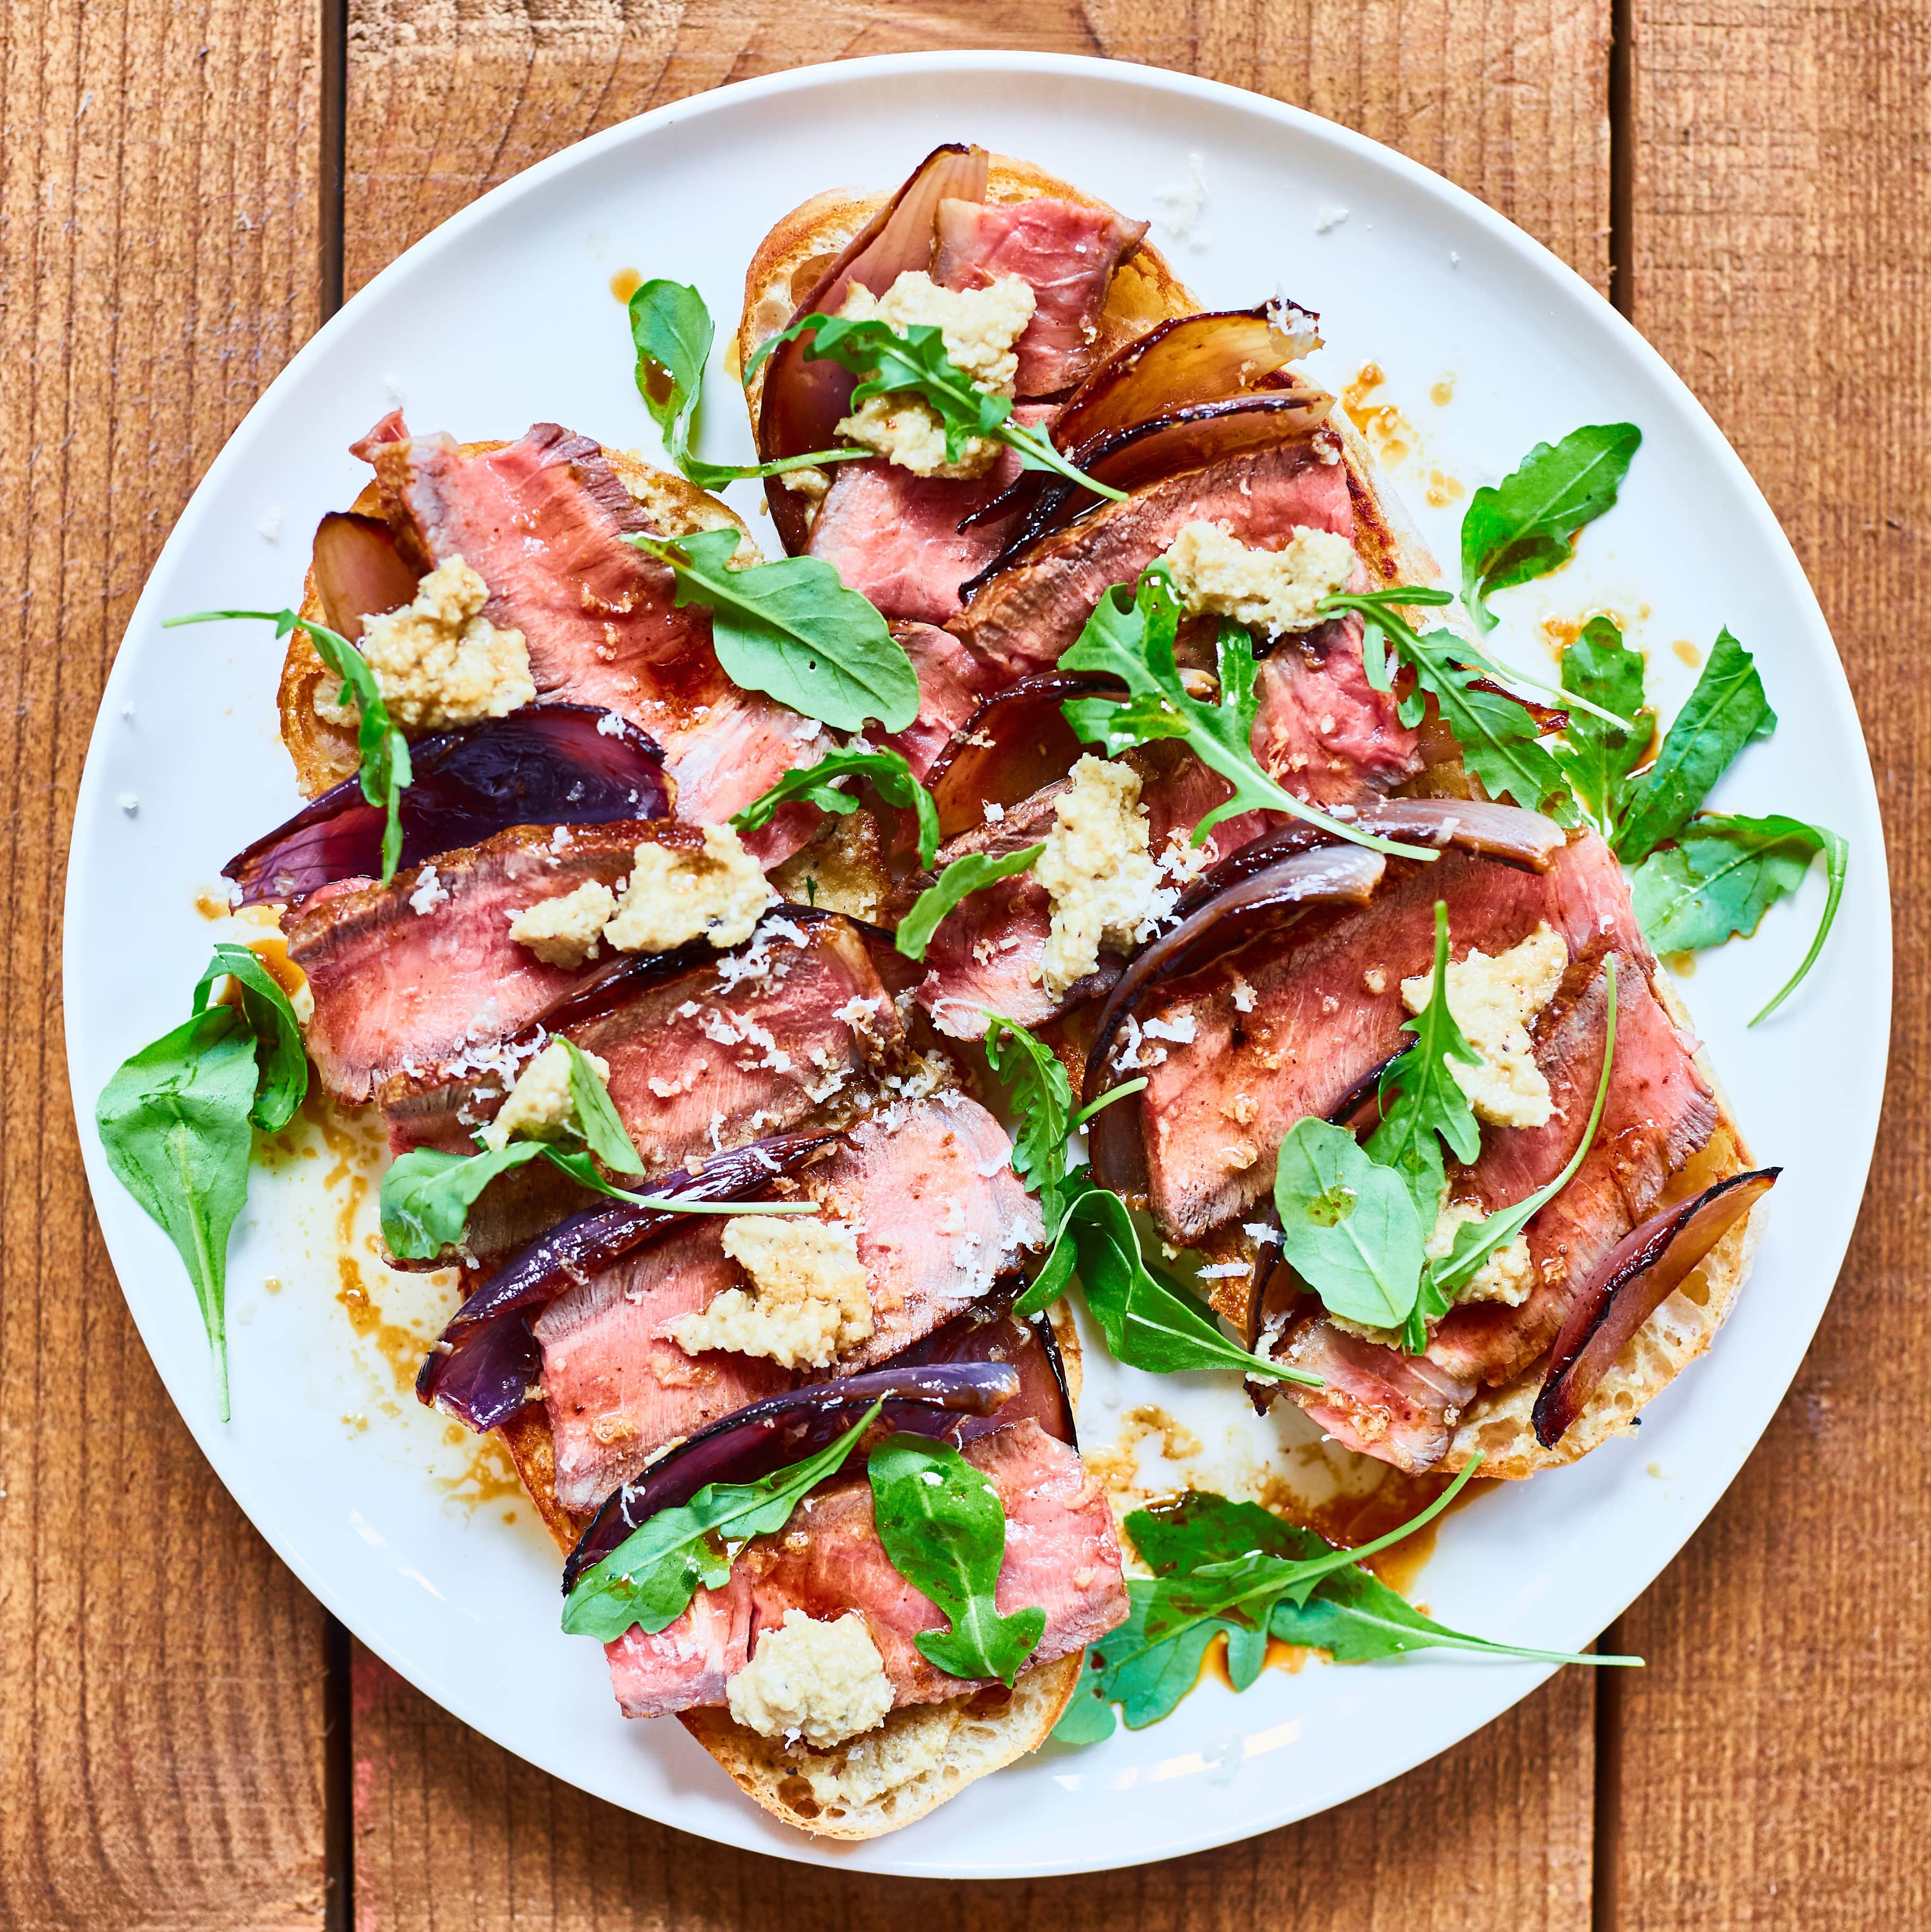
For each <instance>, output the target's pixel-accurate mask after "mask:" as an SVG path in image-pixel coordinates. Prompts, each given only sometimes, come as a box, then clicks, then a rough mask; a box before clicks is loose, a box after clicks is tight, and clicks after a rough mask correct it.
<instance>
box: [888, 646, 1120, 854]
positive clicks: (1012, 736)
mask: <svg viewBox="0 0 1931 1932" xmlns="http://www.w3.org/2000/svg"><path fill="white" fill-rule="evenodd" d="M1119 689H1120V685H1118V684H1117V682H1115V681H1114V679H1111V678H1105V677H1082V676H1075V675H1074V674H1073V673H1070V672H1055V671H1048V672H1045V673H1042V675H1040V676H1036V677H1022V678H1021V679H1020V680H1019V681H1018V683H1016V684H1011V685H1007V686H1006V688H1005V689H1004V690H1003V691H997V692H995V693H994V694H993V695H992V696H991V697H988V699H986V700H985V702H984V703H982V704H981V705H980V706H979V709H977V710H976V711H975V712H973V714H972V715H971V716H970V718H967V720H966V722H965V724H964V726H963V727H961V729H960V730H957V731H955V732H954V733H952V739H951V741H950V742H949V743H948V744H947V745H946V748H945V749H944V750H943V751H941V752H940V754H939V755H938V756H937V757H936V758H934V760H933V761H932V765H931V769H930V770H929V771H928V772H926V774H925V782H926V784H928V786H929V787H931V793H932V799H933V802H934V804H935V805H937V807H938V808H939V832H940V836H941V837H942V838H957V837H958V835H959V834H960V833H961V832H970V831H971V830H972V829H973V827H974V826H979V825H982V824H983V823H985V808H986V806H987V805H988V804H992V805H1000V806H1001V807H1003V806H1007V805H1017V804H1018V802H1019V801H1020V800H1021V799H1024V798H1030V797H1031V796H1033V793H1035V792H1036V791H1038V790H1040V789H1041V788H1042V787H1044V786H1046V785H1049V784H1051V783H1052V782H1053V781H1054V779H1055V778H1064V777H1065V776H1066V774H1067V772H1069V771H1071V770H1072V768H1073V766H1074V764H1075V763H1076V762H1077V761H1078V757H1079V754H1080V752H1081V750H1082V749H1083V747H1082V746H1081V743H1080V741H1079V739H1078V737H1076V736H1075V735H1074V732H1073V727H1072V726H1071V725H1070V724H1068V723H1067V722H1066V715H1065V713H1064V712H1063V711H1062V710H1061V709H1060V706H1062V705H1063V703H1065V701H1066V700H1067V699H1068V698H1069V697H1084V696H1088V695H1090V694H1092V693H1093V692H1094V691H1117V690H1119Z"/></svg>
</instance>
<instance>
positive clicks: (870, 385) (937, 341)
mask: <svg viewBox="0 0 1931 1932" xmlns="http://www.w3.org/2000/svg"><path fill="white" fill-rule="evenodd" d="M807 330H811V331H813V332H814V333H813V335H812V338H811V341H809V342H808V343H806V344H805V361H806V362H835V363H837V364H838V366H839V368H841V369H849V370H850V371H851V372H852V374H853V375H855V376H857V377H861V378H862V380H861V381H860V382H859V386H858V387H857V388H856V389H854V390H853V392H852V402H853V405H854V407H856V405H857V404H860V403H862V402H865V401H868V400H869V399H870V398H871V397H874V396H888V395H889V396H896V395H912V396H916V397H917V398H918V399H919V401H921V402H922V403H924V404H925V405H926V406H927V407H928V408H930V409H931V410H934V412H935V413H937V416H938V419H939V421H940V424H941V425H943V428H944V429H945V432H946V461H947V462H948V463H956V462H958V460H959V459H960V458H961V457H962V456H964V454H965V447H966V444H967V442H968V441H969V440H970V439H971V438H973V437H987V438H989V439H990V440H991V441H993V442H994V443H1003V444H1005V446H1006V448H1007V449H1012V450H1015V451H1017V452H1018V456H1019V460H1020V462H1021V464H1022V465H1023V466H1024V467H1025V468H1027V469H1048V470H1051V471H1054V472H1056V473H1057V474H1058V475H1061V476H1065V477H1068V478H1070V479H1071V480H1072V481H1074V482H1075V483H1077V484H1080V485H1081V487H1083V488H1084V489H1087V490H1092V491H1093V493H1094V494H1095V495H1096V496H1104V497H1106V498H1107V499H1108V500H1109V501H1111V502H1115V503H1123V502H1125V501H1126V491H1125V490H1116V489H1114V487H1112V485H1111V484H1107V483H1101V482H1097V481H1095V480H1094V479H1093V478H1092V477H1090V476H1089V475H1087V474H1086V473H1085V472H1084V470H1080V469H1075V468H1074V467H1073V466H1072V464H1071V463H1069V462H1068V461H1067V460H1066V458H1064V457H1063V456H1062V455H1060V452H1058V451H1057V449H1054V446H1053V443H1052V440H1051V437H1048V436H1046V435H1045V434H1042V433H1041V432H1040V431H1038V430H1032V429H1027V428H1025V427H1024V425H1021V424H1019V423H1017V422H1014V421H1013V420H1012V398H1010V397H1009V396H1002V395H997V394H996V393H995V392H993V391H991V390H989V389H981V388H979V386H978V385H977V384H976V383H974V382H973V379H972V378H971V377H970V376H968V375H967V374H966V372H965V371H964V370H963V369H961V368H960V367H959V366H958V364H957V363H956V362H954V361H953V360H952V358H951V357H950V356H948V355H947V354H946V338H945V335H944V333H943V331H942V330H940V329H936V328H934V326H933V325H932V324H931V323H928V322H915V323H913V324H912V325H911V326H910V327H909V328H908V329H905V330H904V331H903V332H901V331H900V330H898V329H894V328H893V327H892V325H891V324H890V323H888V322H884V321H882V320H880V319H879V318H878V317H868V318H867V319H865V320H863V321H858V320H852V319H850V318H848V317H844V316H831V315H822V314H819V315H807V316H801V317H799V319H798V320H796V322H794V323H792V324H791V326H790V327H789V328H788V329H781V331H779V332H778V334H777V335H774V336H772V338H770V340H769V341H767V342H765V343H763V344H760V346H759V348H758V350H757V353H756V354H755V355H754V356H752V358H751V361H750V362H748V364H747V365H745V380H747V381H748V380H750V377H751V374H752V373H753V372H754V371H755V370H756V369H757V366H758V365H759V364H760V363H761V362H763V360H764V359H765V357H766V356H769V354H770V353H772V350H774V349H775V348H776V347H778V344H780V343H783V342H790V341H794V340H795V339H796V338H797V337H799V336H800V335H803V334H804V333H805V332H806V331H807ZM854 453H855V454H857V455H871V454H872V452H871V451H869V450H863V451H859V452H854Z"/></svg>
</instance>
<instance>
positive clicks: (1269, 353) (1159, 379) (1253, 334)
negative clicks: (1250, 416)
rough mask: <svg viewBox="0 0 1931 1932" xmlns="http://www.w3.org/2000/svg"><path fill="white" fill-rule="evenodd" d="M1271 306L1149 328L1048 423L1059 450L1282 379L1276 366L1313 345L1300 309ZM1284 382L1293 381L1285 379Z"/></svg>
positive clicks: (1309, 320)
mask: <svg viewBox="0 0 1931 1932" xmlns="http://www.w3.org/2000/svg"><path fill="white" fill-rule="evenodd" d="M1281 315H1282V320H1285V321H1286V322H1288V324H1289V326H1288V327H1287V328H1285V329H1283V328H1282V327H1281V326H1279V323H1277V322H1276V320H1275V317H1274V313H1273V310H1272V307H1271V305H1270V306H1269V307H1265V308H1250V309H1220V310H1216V311H1212V312H1211V313H1210V314H1205V315H1189V316H1183V317H1180V318H1179V319H1178V320H1176V321H1172V322H1163V323H1161V324H1160V325H1159V326H1158V327H1157V328H1155V329H1149V330H1148V331H1147V333H1146V334H1145V335H1143V336H1141V338H1139V340H1138V341H1137V342H1133V343H1131V344H1129V345H1128V346H1127V347H1126V348H1124V349H1123V350H1121V351H1120V353H1119V354H1118V355H1117V356H1114V358H1113V359H1112V360H1111V362H1108V363H1106V364H1105V365H1102V367H1101V368H1098V369H1096V370H1095V371H1093V374H1091V375H1090V376H1089V377H1087V379H1086V380H1085V381H1084V383H1081V385H1080V386H1079V387H1078V389H1075V391H1074V392H1073V393H1072V396H1071V398H1069V400H1068V401H1067V404H1066V408H1065V409H1064V410H1063V411H1062V412H1061V413H1060V417H1059V420H1058V422H1057V425H1055V428H1054V440H1055V441H1056V442H1057V443H1059V446H1060V448H1061V449H1073V448H1075V446H1078V445H1079V444H1082V443H1090V442H1093V441H1094V440H1096V439H1098V438H1099V437H1104V436H1107V435H1109V434H1111V433H1112V432H1113V431H1116V430H1122V429H1129V428H1132V426H1133V425H1135V424H1136V423H1144V422H1151V421H1152V420H1153V419H1154V418H1156V417H1157V416H1171V414H1172V413H1174V411H1175V410H1183V409H1186V408H1189V407H1191V406H1192V405H1193V404H1196V403H1216V402H1223V401H1225V400H1226V399H1227V398H1229V397H1231V396H1244V395H1252V393H1254V392H1255V391H1257V390H1259V389H1264V388H1265V387H1267V386H1270V385H1271V384H1272V383H1274V382H1276V381H1277V380H1282V378H1281V375H1280V372H1281V371H1282V368H1283V367H1284V366H1285V365H1286V364H1288V363H1289V362H1292V361H1294V359H1296V358H1297V357H1298V356H1305V355H1306V354H1308V353H1309V351H1310V350H1312V349H1314V348H1315V347H1318V344H1319V341H1320V338H1319V337H1318V335H1315V333H1314V330H1313V325H1314V324H1315V323H1316V322H1317V321H1318V320H1319V318H1318V317H1315V316H1313V315H1311V314H1309V313H1308V312H1307V311H1305V310H1291V311H1288V310H1284V311H1281ZM1286 380H1290V381H1291V380H1293V379H1292V378H1288V379H1286Z"/></svg>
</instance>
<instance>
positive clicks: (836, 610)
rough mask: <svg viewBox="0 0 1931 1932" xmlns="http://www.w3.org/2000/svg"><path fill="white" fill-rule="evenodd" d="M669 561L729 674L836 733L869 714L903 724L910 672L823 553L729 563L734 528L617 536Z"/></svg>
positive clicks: (892, 725)
mask: <svg viewBox="0 0 1931 1932" xmlns="http://www.w3.org/2000/svg"><path fill="white" fill-rule="evenodd" d="M625 541H626V542H628V543H631V544H635V545H636V547H637V548H638V549H639V550H643V551H645V552H646V553H648V554H649V555H650V556H655V557H658V558H661V559H662V560H663V561H664V562H666V563H667V564H669V565H670V568H671V570H672V572H673V574H674V575H675V577H676V583H677V591H676V601H677V605H678V607H679V609H680V610H681V609H682V608H684V607H686V606H687V605H690V604H702V605H703V606H705V607H707V608H708V609H709V611H710V613H711V636H712V642H713V643H715V645H716V646H717V652H718V662H719V663H720V664H722V665H723V666H724V672H725V674H726V676H728V677H729V678H730V680H731V682H733V683H734V684H736V685H742V687H744V688H745V689H747V690H751V691H766V692H769V694H770V695H771V696H772V697H775V698H776V699H777V700H778V701H779V703H783V704H788V705H790V707H791V708H792V709H793V710H794V711H801V712H803V713H804V714H805V716H806V717H808V718H819V719H821V720H822V721H823V722H824V723H826V724H829V725H831V726H832V727H833V728H834V729H835V730H840V731H856V730H859V729H860V728H861V727H862V726H863V724H864V723H865V720H866V719H867V718H877V719H878V721H880V723H881V724H883V726H884V727H885V728H886V730H888V731H902V730H904V728H905V727H906V726H907V725H908V724H910V723H911V722H912V721H913V719H914V718H916V717H917V716H918V715H919V677H918V673H916V671H914V670H913V668H912V660H911V659H910V658H908V657H907V655H905V649H904V646H903V645H901V643H898V640H896V639H895V637H893V636H892V633H891V632H890V631H888V630H887V629H886V626H885V619H883V617H882V616H880V615H879V613H878V612H877V610H876V609H875V608H874V607H873V606H872V605H871V604H870V603H869V602H868V601H867V600H866V599H865V598H863V597H861V596H860V595H859V593H858V592H856V590H847V589H846V588H845V586H844V584H843V583H841V582H840V581H839V578H838V572H837V571H835V569H833V568H832V566H831V565H829V563H827V562H825V561H824V559H823V558H822V557H815V556H787V557H781V558H780V559H778V561H777V562H775V563H754V564H750V565H746V566H745V568H743V569H741V570H740V569H737V568H733V566H732V565H731V562H730V559H731V557H732V556H733V553H735V552H736V549H737V547H738V544H739V541H741V539H740V538H739V534H738V532H737V531H736V530H735V529H718V530H697V531H695V532H693V533H692V534H691V535H689V536H684V537H654V536H643V535H638V536H632V537H628V538H625Z"/></svg>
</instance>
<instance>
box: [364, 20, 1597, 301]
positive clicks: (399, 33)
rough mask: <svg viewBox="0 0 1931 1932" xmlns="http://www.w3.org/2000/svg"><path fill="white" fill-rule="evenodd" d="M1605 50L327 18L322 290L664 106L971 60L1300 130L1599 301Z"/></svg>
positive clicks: (1590, 24)
mask: <svg viewBox="0 0 1931 1932" xmlns="http://www.w3.org/2000/svg"><path fill="white" fill-rule="evenodd" d="M988 46H991V47H1014V48H1024V49H1041V50H1045V51H1049V52H1066V53H1085V54H1105V55H1113V56H1115V57H1117V58H1120V59H1123V60H1131V61H1140V62H1150V63H1151V64H1153V65H1157V66H1161V67H1168V68H1177V69H1180V70H1182V71H1187V72H1191V73H1196V74H1206V75H1208V76H1210V77H1213V78H1214V79H1216V80H1226V81H1230V82H1232V83H1235V84H1236V85H1238V86H1243V87H1248V88H1252V89H1255V91H1257V92H1261V93H1265V94H1271V95H1275V96H1276V97H1277V98H1279V99H1281V100H1283V101H1292V102H1294V103H1295V104H1297V105H1298V106H1301V107H1309V108H1312V109H1313V110H1315V112H1316V113H1320V114H1324V115H1328V116H1330V118H1333V119H1335V120H1337V121H1344V122H1345V123H1346V124H1348V126H1350V127H1357V128H1359V129H1360V130H1361V131H1362V132H1363V133H1368V134H1372V135H1373V136H1375V139H1378V140H1381V141H1385V142H1388V143H1389V144H1390V145H1391V146H1393V147H1396V148H1400V149H1401V150H1402V152H1403V153H1405V154H1411V155H1413V156H1414V157H1415V158H1416V159H1417V160H1420V161H1423V162H1425V163H1426V164H1427V165H1428V166H1430V167H1432V168H1435V169H1438V171H1440V172H1441V173H1444V174H1445V175H1448V176H1449V177H1450V179H1452V180H1453V181H1458V182H1459V183H1460V184H1462V186H1463V187H1467V188H1470V189H1471V190H1474V192H1475V193H1477V194H1479V195H1480V196H1482V198H1483V199H1484V200H1485V201H1487V202H1489V204H1490V205H1492V206H1493V207H1495V208H1500V209H1501V211H1502V212H1503V213H1504V214H1507V215H1508V216H1510V217H1511V218H1512V219H1513V220H1516V221H1518V222H1519V223H1521V224H1522V226H1524V227H1525V228H1526V229H1528V230H1529V232H1530V233H1531V234H1533V235H1534V236H1537V237H1538V238H1539V239H1541V240H1543V241H1544V242H1547V243H1548V244H1549V246H1550V247H1551V248H1554V249H1555V251H1556V252H1557V253H1558V254H1560V255H1561V256H1562V257H1564V259H1565V260H1567V261H1568V262H1569V263H1570V264H1571V265H1572V266H1573V267H1575V268H1576V269H1578V270H1579V271H1580V272H1582V274H1583V275H1586V276H1588V278H1590V279H1591V281H1594V282H1595V283H1596V284H1597V285H1598V286H1599V287H1607V286H1608V278H1609V117H1608V48H1609V0H1486V4H1480V5H1477V4H1472V0H1365V4H1364V0H1086V4H1084V5H1079V4H1076V0H931V3H930V4H925V5H913V4H904V3H903V0H883V4H881V0H812V4H811V5H804V6H800V5H796V4H795V0H453V4H451V0H350V7H349V84H348V144H347V168H346V188H345V220H344V226H345V269H344V278H345V286H346V287H347V288H348V289H349V290H355V289H357V288H359V287H361V285H362V284H364V282H366V281H367V280H368V279H369V278H370V276H371V275H373V274H374V273H375V272H376V270H377V269H380V268H381V267H382V266H383V265H384V264H385V263H388V261H390V260H392V259H393V258H394V257H395V256H396V255H397V254H399V253H400V251H402V250H403V248H406V247H407V246H408V245H409V243H410V242H413V241H415V240H416V239H418V238H419V237H420V236H423V235H425V234H427V233H428V232H429V230H430V229H432V228H433V227H434V226H436V224H437V223H439V222H440V221H442V220H446V219H447V218H448V217H449V216H450V215H451V214H454V213H455V211H457V209H458V208H461V207H463V205H465V204H466V203H467V202H469V201H471V200H472V199H474V198H475V196H477V195H478V194H480V193H482V192H483V191H484V190H485V189H486V188H490V187H495V186H496V184H497V183H498V182H499V181H506V180H508V178H509V177H510V176H511V175H514V174H516V173H517V172H520V170H521V169H524V168H526V167H528V166H529V165H530V164H531V163H532V162H534V161H537V160H541V159H542V158H543V157H544V156H545V155H547V154H553V153H555V152H556V150H557V149H558V148H562V147H565V146H567V145H568V144H569V143H570V142H572V141H575V140H578V139H581V138H582V137H583V136H584V135H586V134H589V133H594V132H595V130H598V128H601V127H610V126H611V125H613V124H615V123H616V122H617V121H622V120H625V119H628V118H629V117H630V116H631V115H634V114H640V113H643V112H644V111H645V110H646V109H648V108H651V107H658V106H661V104H663V103H664V102H666V101H676V100H679V99H682V98H683V97H685V96H686V95H691V94H696V93H699V92H702V91H703V90H704V89H707V88H712V87H718V86H722V85H724V83H726V82H727V81H733V80H746V79H748V78H749V77H751V76H753V75H755V74H769V73H772V72H775V71H778V70H779V69H781V68H793V67H800V66H803V65H806V64H808V63H809V62H817V61H828V60H835V59H840V58H848V57H850V56H853V55H862V54H877V53H892V52H904V51H908V50H910V49H916V48H929V47H988ZM801 193H802V188H801Z"/></svg>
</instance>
